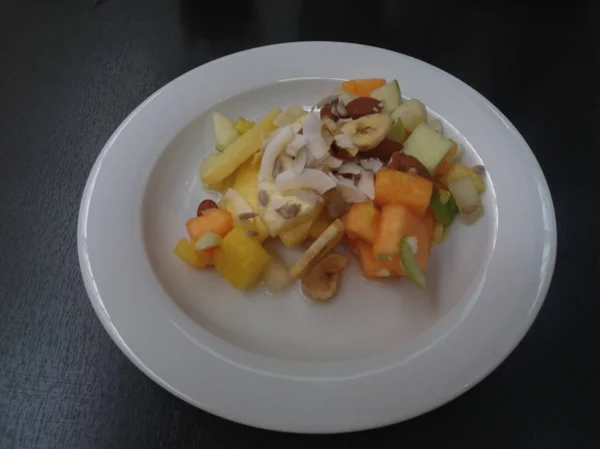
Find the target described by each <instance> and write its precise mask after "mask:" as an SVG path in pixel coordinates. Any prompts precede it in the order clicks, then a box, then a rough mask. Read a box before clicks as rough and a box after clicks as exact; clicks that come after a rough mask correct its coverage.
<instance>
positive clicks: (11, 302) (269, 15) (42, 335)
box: [0, 0, 600, 449]
mask: <svg viewBox="0 0 600 449" xmlns="http://www.w3.org/2000/svg"><path fill="white" fill-rule="evenodd" d="M421 3H422V5H421ZM565 5H567V6H565V7H561V8H534V7H532V6H528V5H527V4H525V3H523V2H506V1H505V2H494V3H490V4H485V5H479V4H478V2H474V1H473V2H468V1H454V2H444V3H440V4H436V3H435V2H433V3H432V2H417V1H414V0H411V1H392V0H390V1H376V0H370V1H369V2H366V3H365V4H364V5H363V6H361V7H360V8H359V7H358V6H356V7H353V6H350V5H349V4H348V2H342V1H337V0H331V1H329V2H326V1H323V0H318V1H309V0H307V1H300V0H289V1H288V0H286V1H277V0H276V1H271V2H269V1H246V2H237V1H229V2H225V1H218V2H215V3H214V4H209V2H208V1H203V0H186V1H185V2H178V1H173V0H104V1H103V2H100V3H98V4H94V2H93V1H92V0H37V1H35V0H2V1H1V2H0V448H2V449H12V448H27V449H30V448H192V447H201V448H208V449H212V448H216V449H220V448H223V449H225V448H264V447H284V448H288V447H289V448H295V447H298V448H300V447H302V448H304V447H314V448H321V447H327V448H330V447H378V448H387V447H390V448H391V447H398V446H400V445H402V446H403V447H404V446H406V447H409V446H411V447H419V448H436V449H437V448H444V449H445V448H462V449H469V448H477V449H488V448H492V449H493V448H499V449H500V448H502V449H505V448H511V449H518V448H527V449H538V448H539V449H542V448H544V449H559V448H576V449H587V448H590V449H591V448H596V449H597V448H600V430H599V425H598V419H599V417H600V412H599V410H600V407H599V404H600V385H599V382H600V364H599V362H598V354H599V353H600V336H599V334H598V328H599V326H598V319H599V315H600V305H599V301H600V294H599V290H598V275H599V274H600V270H599V264H598V254H599V249H600V248H599V244H598V234H597V232H598V225H599V221H600V220H599V213H598V206H599V204H600V201H599V200H598V193H597V192H598V189H597V187H596V183H595V180H596V179H597V168H598V166H599V164H598V162H599V158H598V155H597V153H598V151H599V150H600V132H599V125H598V123H599V119H600V88H599V86H598V83H599V82H600V49H599V48H600V47H599V46H600V33H599V31H598V30H599V28H598V26H597V24H598V22H599V21H600V8H599V6H598V2H597V1H589V2H583V1H570V2H566V3H565ZM290 40H343V41H351V42H361V43H367V44H372V45H378V46H382V47H385V48H389V49H393V50H397V51H400V52H403V53H407V54H409V55H412V56H415V57H417V58H421V59H424V60H426V61H428V62H430V63H432V64H435V65H437V66H439V67H441V68H442V69H444V70H446V71H448V72H450V73H452V74H454V75H456V76H457V77H459V78H461V79H462V80H464V81H465V82H467V83H468V84H470V85H471V86H473V87H474V88H475V89H477V90H479V91H480V92H481V93H483V94H484V95H485V96H486V97H487V98H489V99H490V100H491V101H492V102H493V103H495V104H496V105H497V106H498V107H499V108H500V109H501V110H502V111H503V112H504V113H505V114H506V115H507V116H508V117H509V118H510V119H511V120H512V121H513V123H514V124H515V125H516V126H517V128H518V129H519V130H520V131H521V133H522V134H523V135H524V137H525V138H526V139H527V141H528V142H529V144H530V145H531V147H532V149H533V151H534V152H535V154H536V156H537V158H538V160H539V161H540V164H541V166H542V168H543V170H544V172H545V174H546V176H547V178H548V182H549V184H550V189H551V191H552V194H553V198H554V203H555V207H556V212H557V220H558V243H559V245H558V259H557V264H556V271H555V275H554V280H553V282H552V286H551V288H550V293H549V294H548V297H547V300H546V303H545V305H544V307H543V308H542V310H541V313H540V315H539V318H538V319H537V321H536V322H535V324H534V326H533V328H532V329H531V331H530V332H529V333H528V334H527V336H526V338H525V339H524V340H523V342H522V344H521V345H520V346H519V347H518V348H517V350H515V352H514V353H513V354H512V355H511V356H510V357H509V358H508V360H507V361H506V362H505V363H503V364H502V365H501V366H500V367H499V368H498V369H497V370H496V371H495V372H494V373H493V374H492V375H490V376H489V377H488V378H487V379H486V380H485V381H483V382H482V383H481V384H480V385H478V386H477V387H475V388H474V389H473V390H471V391H470V392H468V393H467V394H465V395H464V396H462V397H460V398H459V399H457V400H455V401H454V402H452V403H450V404H448V405H446V406H445V407H442V408H441V409H438V410H436V411H434V412H432V413H429V414H428V415H426V416H423V417H420V418H417V419H414V420H412V421H410V422H407V423H404V424H399V425H396V426H391V427H387V428H384V429H379V430H373V431H369V432H364V433H358V434H346V435H335V436H305V435H289V434H278V433H272V432H267V431H262V430H256V429H251V428H247V427H244V426H241V425H238V424H234V423H231V422H227V421H225V420H222V419H219V418H216V417H214V416H211V415H209V414H207V413H204V412H202V411H200V410H197V409H194V408H193V407H191V406H189V405H187V404H186V403H184V402H182V401H180V400H179V399H176V398H175V397H173V396H171V395H170V394H169V393H167V392H166V391H164V390H162V389H161V388H159V387H158V386H157V385H155V384H154V383H153V382H152V381H150V380H149V379H148V378H146V377H145V376H144V375H143V374H142V373H141V372H139V371H138V370H137V369H136V368H135V367H134V366H133V365H132V364H131V363H130V362H129V361H128V360H127V359H126V358H125V357H124V356H123V355H122V354H121V353H120V352H119V350H118V349H117V347H116V346H115V345H114V344H113V343H112V341H111V340H110V339H109V337H108V335H107V334H106V333H105V332H104V330H103V328H102V327H101V325H100V322H99V321H98V319H97V318H96V317H95V315H94V313H93V311H92V308H91V306H90V304H89V301H88V298H87V296H86V293H85V291H84V288H83V284H82V281H81V278H80V274H79V268H78V261H77V254H76V238H75V233H76V222H77V212H78V206H79V200H80V196H81V193H82V190H83V186H84V183H85V180H86V178H87V175H88V172H89V170H90V169H91V167H92V164H93V162H94V160H95V158H96V156H97V154H98V153H99V151H100V149H101V147H102V146H103V144H104V142H105V141H106V140H107V139H108V137H109V136H110V135H111V133H112V132H113V130H114V129H115V128H116V127H117V125H118V124H119V123H120V122H121V121H122V120H123V119H124V118H125V117H126V116H127V114H128V113H129V112H131V110H133V109H134V108H135V107H136V106H137V105H138V104H139V103H140V102H141V101H142V100H144V99H145V98H146V97H147V96H148V95H150V94H151V93H152V92H154V91H155V90H156V89H158V88H159V87H161V86H162V85H164V84H165V83H167V82H168V81H170V80H172V79H173V78H175V77H177V76H179V75H181V74H182V73H184V72H185V71H187V70H189V69H192V68H193V67H196V66H197V65H200V64H203V63H205V62H207V61H209V60H211V59H214V58H217V57H219V56H222V55H225V54H228V53H231V52H235V51H238V50H242V49H246V48H249V47H253V46H258V45H264V44H269V43H275V42H283V41H290ZM290 56H291V57H293V55H290ZM515 200H516V201H517V200H518V199H515Z"/></svg>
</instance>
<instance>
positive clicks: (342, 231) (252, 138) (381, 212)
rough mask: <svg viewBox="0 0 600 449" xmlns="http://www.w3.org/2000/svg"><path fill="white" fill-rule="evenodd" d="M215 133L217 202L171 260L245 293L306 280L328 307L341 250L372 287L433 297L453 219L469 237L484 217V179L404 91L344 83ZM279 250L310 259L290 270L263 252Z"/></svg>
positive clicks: (193, 223) (199, 215)
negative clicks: (436, 266)
mask: <svg viewBox="0 0 600 449" xmlns="http://www.w3.org/2000/svg"><path fill="white" fill-rule="evenodd" d="M212 123H213V129H214V136H215V148H216V150H217V153H213V154H211V155H209V156H207V157H206V158H205V159H204V160H203V161H202V164H201V167H200V176H201V178H202V181H203V183H204V186H205V187H206V188H208V189H211V190H213V191H215V192H218V193H220V194H221V197H220V201H219V202H218V204H217V203H216V202H214V201H212V200H204V201H202V202H201V203H200V204H199V206H198V209H197V211H196V217H194V218H191V219H190V220H188V222H187V223H186V228H187V233H188V236H189V240H188V239H185V238H184V239H181V240H180V241H179V242H178V243H177V245H176V247H175V250H174V252H175V254H176V255H177V256H178V257H179V258H180V259H181V260H183V261H184V262H187V263H188V264H189V265H191V266H193V267H195V268H201V269H206V268H209V267H213V266H214V267H216V269H217V271H218V272H219V273H220V274H221V276H223V278H225V279H226V280H227V281H229V283H230V284H231V285H233V286H234V287H236V288H238V289H242V290H246V289H250V288H252V287H253V286H255V285H256V284H257V283H259V282H261V281H262V283H263V284H264V285H265V286H266V288H267V290H268V291H271V292H276V291H280V290H282V289H284V288H286V287H287V286H289V285H290V284H292V283H293V282H294V281H296V280H300V281H301V287H302V290H303V292H304V293H305V294H306V295H307V296H308V297H310V298H312V299H313V300H316V301H327V300H329V299H330V298H332V297H333V296H335V294H336V293H337V291H338V289H339V285H340V281H341V277H342V273H343V272H344V270H345V268H346V267H347V265H348V263H349V259H348V258H347V257H346V256H344V255H342V254H337V253H334V252H333V251H334V250H335V249H336V248H337V247H338V246H339V245H345V246H347V248H348V249H349V250H350V252H351V253H352V254H354V255H355V256H356V257H357V258H358V262H359V264H360V267H361V269H362V272H363V274H364V277H366V278H369V279H385V278H392V277H403V276H408V277H409V278H410V279H411V280H412V281H413V282H414V283H415V284H416V285H418V286H419V287H421V288H423V289H425V288H426V285H427V282H426V276H425V273H426V270H427V262H428V260H429V253H430V249H431V248H432V247H433V246H436V245H439V244H440V243H442V241H443V240H444V238H445V237H446V235H447V234H448V228H449V227H450V225H451V224H452V223H453V221H454V219H455V217H456V216H457V215H459V216H460V217H461V219H462V221H463V223H465V224H468V225H471V224H473V223H475V222H476V221H477V220H478V219H479V218H480V217H481V216H482V214H483V206H482V204H481V199H480V195H481V193H482V192H483V191H484V190H485V182H484V179H483V176H484V173H485V170H484V169H483V167H482V166H475V167H468V166H466V165H463V164H461V163H460V158H461V156H462V146H461V145H459V144H458V143H457V142H454V141H453V140H451V139H449V138H447V137H445V136H444V134H443V126H442V122H441V121H440V120H437V119H430V118H429V117H428V114H427V109H426V108H425V105H424V104H423V103H421V102H420V101H419V100H416V99H411V100H406V101H403V99H402V95H401V93H400V86H399V84H398V82H397V81H396V80H393V81H390V82H386V80H384V79H380V78H371V79H355V80H348V81H344V82H343V83H342V85H341V86H340V90H339V91H338V92H335V93H334V94H332V95H329V96H327V97H326V98H324V99H322V100H321V101H320V102H318V103H317V104H316V105H315V106H314V107H312V108H310V109H309V110H305V109H304V108H303V107H301V106H297V105H294V106H291V107H289V108H287V109H285V110H283V111H282V110H281V109H279V108H274V109H273V110H272V111H270V112H269V113H268V114H267V115H265V116H264V117H263V118H262V119H261V120H259V121H258V122H256V123H255V122H252V121H250V120H248V119H245V118H242V117H240V118H238V119H237V120H233V119H231V118H229V117H226V116H224V115H222V114H220V113H218V112H215V113H213V116H212ZM272 239H278V240H280V241H281V242H282V244H283V245H285V246H287V247H298V246H302V247H304V248H306V249H305V250H304V251H303V254H302V255H301V256H300V257H299V258H298V259H297V260H296V261H295V263H294V264H293V265H292V266H291V267H288V266H286V264H285V263H284V262H283V261H281V260H280V259H279V258H278V257H277V256H276V255H274V254H270V253H269V251H267V249H266V248H265V246H263V244H264V243H265V242H266V241H267V240H272Z"/></svg>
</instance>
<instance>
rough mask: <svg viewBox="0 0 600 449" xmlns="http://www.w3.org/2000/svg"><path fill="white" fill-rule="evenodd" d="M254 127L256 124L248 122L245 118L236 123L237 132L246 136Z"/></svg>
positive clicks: (240, 118)
mask: <svg viewBox="0 0 600 449" xmlns="http://www.w3.org/2000/svg"><path fill="white" fill-rule="evenodd" d="M254 125H256V123H254V122H252V121H250V120H247V119H245V118H244V117H239V118H238V119H237V121H236V122H235V130H236V131H237V132H238V133H240V134H244V133H245V132H247V131H250V130H251V129H252V127H253V126H254Z"/></svg>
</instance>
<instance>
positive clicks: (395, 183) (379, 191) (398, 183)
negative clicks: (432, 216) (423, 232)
mask: <svg viewBox="0 0 600 449" xmlns="http://www.w3.org/2000/svg"><path fill="white" fill-rule="evenodd" d="M432 194H433V183H432V182H431V181H429V180H427V179H425V178H423V177H421V176H417V175H410V174H407V173H403V172H401V171H397V170H390V169H388V168H382V169H381V170H379V171H378V172H377V175H376V176H375V204H377V205H378V206H385V205H388V204H401V205H404V206H406V207H408V208H409V209H410V210H411V211H412V212H414V213H415V214H416V215H418V216H422V215H423V214H424V213H425V211H426V210H427V208H428V207H429V203H430V201H431V195H432Z"/></svg>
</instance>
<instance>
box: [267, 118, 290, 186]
mask: <svg viewBox="0 0 600 449" xmlns="http://www.w3.org/2000/svg"><path fill="white" fill-rule="evenodd" d="M293 139H294V131H293V130H292V126H291V125H287V126H284V127H283V128H280V129H278V130H277V131H275V132H274V135H273V136H272V138H271V139H270V140H269V143H268V144H267V147H266V148H265V151H264V153H263V157H262V161H261V163H260V171H259V172H258V181H259V182H262V181H272V180H273V169H274V168H275V161H276V160H277V158H278V157H279V155H280V154H281V152H282V151H283V149H284V148H285V147H286V146H287V145H288V144H289V143H290V142H291V141H292V140H293Z"/></svg>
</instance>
